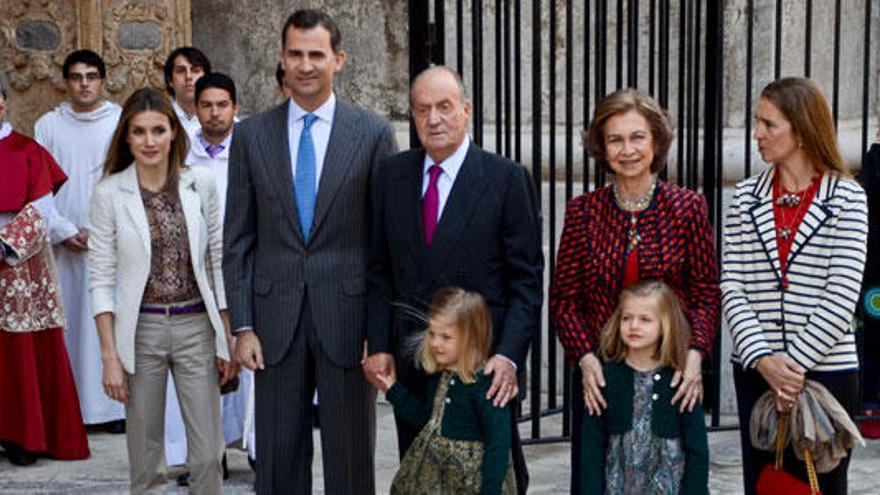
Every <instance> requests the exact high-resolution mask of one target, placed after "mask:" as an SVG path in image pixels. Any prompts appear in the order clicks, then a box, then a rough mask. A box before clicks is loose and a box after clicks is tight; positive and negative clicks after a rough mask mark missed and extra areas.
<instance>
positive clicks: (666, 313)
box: [599, 280, 691, 370]
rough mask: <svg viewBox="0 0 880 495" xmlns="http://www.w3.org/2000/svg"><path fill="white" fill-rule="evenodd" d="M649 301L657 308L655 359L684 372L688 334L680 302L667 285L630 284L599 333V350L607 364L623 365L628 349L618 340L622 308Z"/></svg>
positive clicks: (649, 281)
mask: <svg viewBox="0 0 880 495" xmlns="http://www.w3.org/2000/svg"><path fill="white" fill-rule="evenodd" d="M646 297H651V298H653V299H654V300H655V301H656V303H657V305H656V307H657V313H658V317H659V320H660V342H659V345H658V346H657V354H656V355H655V358H656V359H657V360H658V361H660V365H661V366H668V367H671V368H673V369H676V370H683V369H684V365H685V358H686V357H687V350H688V344H689V342H690V336H691V330H690V325H688V321H687V318H686V317H685V315H684V310H683V309H682V307H681V302H680V301H679V299H678V296H676V295H675V292H673V291H672V289H670V288H669V286H668V285H666V284H664V283H663V282H660V281H656V280H645V281H641V282H637V283H635V284H632V285H630V286H628V287H626V288H625V289H623V291H621V293H620V303H619V304H618V305H617V309H615V310H614V313H613V314H612V315H611V318H609V320H608V323H606V324H605V328H604V329H603V330H602V339H601V341H600V344H599V349H600V352H601V355H602V357H603V358H604V359H605V360H606V361H622V360H623V359H624V358H625V357H626V352H627V347H626V344H624V342H623V339H621V337H620V320H621V317H622V314H623V305H624V304H626V302H627V301H628V300H630V299H636V298H638V299H641V298H646Z"/></svg>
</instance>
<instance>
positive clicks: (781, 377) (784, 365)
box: [755, 354, 806, 402]
mask: <svg viewBox="0 0 880 495" xmlns="http://www.w3.org/2000/svg"><path fill="white" fill-rule="evenodd" d="M755 367H756V368H757V370H758V372H759V373H761V376H763V377H764V380H766V381H767V384H768V385H770V388H771V389H773V391H774V392H776V396H777V397H778V398H779V399H780V400H782V401H788V402H794V400H795V398H797V395H798V394H799V393H800V392H801V390H803V388H804V380H805V378H806V377H805V374H804V370H803V368H801V367H800V365H798V364H797V363H796V362H794V360H793V359H791V358H790V357H788V356H786V355H784V354H774V355H771V356H764V357H762V358H759V359H758V362H757V364H756V366H755Z"/></svg>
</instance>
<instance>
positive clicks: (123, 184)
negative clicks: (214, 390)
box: [88, 165, 229, 373]
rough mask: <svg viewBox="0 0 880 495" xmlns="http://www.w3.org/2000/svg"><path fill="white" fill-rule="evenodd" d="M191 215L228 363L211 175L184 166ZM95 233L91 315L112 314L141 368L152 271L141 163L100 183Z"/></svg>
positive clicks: (203, 285)
mask: <svg viewBox="0 0 880 495" xmlns="http://www.w3.org/2000/svg"><path fill="white" fill-rule="evenodd" d="M178 191H179V194H180V204H181V208H182V209H183V216H184V218H185V220H186V230H187V235H188V238H189V250H190V260H191V262H192V267H193V273H194V274H195V277H196V283H197V285H198V287H199V292H200V293H201V295H202V299H203V300H204V302H205V307H206V308H207V312H208V317H209V318H210V320H211V326H212V327H214V333H215V344H216V349H217V356H218V357H220V358H223V359H225V360H229V349H228V348H227V345H226V331H225V330H224V327H223V322H222V320H221V319H220V310H222V309H226V293H225V290H224V286H223V272H222V264H221V259H220V257H221V254H222V250H223V241H222V223H221V221H220V207H219V201H218V196H217V189H216V186H215V184H214V178H213V176H212V175H211V172H210V171H208V170H206V169H204V168H192V167H184V168H183V169H182V170H181V173H180V182H179V184H178ZM91 223H92V230H91V232H90V234H89V266H88V275H89V295H90V297H91V302H92V313H93V314H94V315H98V314H101V313H107V312H109V313H113V316H114V318H113V337H114V340H115V343H116V349H117V352H118V353H119V359H120V360H121V361H122V366H123V368H125V370H126V371H127V372H128V373H134V372H135V359H134V341H135V339H134V336H135V329H136V327H137V321H138V315H139V313H140V305H141V300H142V298H143V294H144V289H145V288H146V286H147V279H148V278H149V275H150V251H151V243H150V225H149V222H148V220H147V213H146V211H145V209H144V204H143V201H142V199H141V194H140V187H139V186H138V181H137V171H136V170H135V167H134V165H132V166H130V167H128V168H127V169H125V170H123V171H122V172H118V173H116V174H113V175H111V176H109V177H105V178H104V179H102V180H101V181H100V182H98V184H97V185H96V186H95V191H94V194H93V195H92V202H91Z"/></svg>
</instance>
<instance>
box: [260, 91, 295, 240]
mask: <svg viewBox="0 0 880 495" xmlns="http://www.w3.org/2000/svg"><path fill="white" fill-rule="evenodd" d="M289 106H290V100H288V101H287V102H285V103H283V104H281V105H278V106H277V107H275V108H274V109H273V110H272V113H271V114H270V115H269V116H268V119H267V125H266V127H265V128H264V129H262V130H260V133H259V139H260V148H261V153H262V157H263V159H264V163H265V167H266V169H267V172H268V174H269V177H271V178H272V179H273V180H272V183H273V184H274V185H275V192H276V193H277V194H278V197H279V198H280V199H281V204H280V205H279V207H280V208H281V210H282V215H281V216H283V217H284V218H286V219H287V220H288V221H290V223H291V228H292V229H293V231H294V232H295V233H296V236H297V237H298V238H299V239H300V241H302V238H303V235H302V229H301V228H300V225H299V214H298V213H297V211H296V199H295V198H294V197H293V159H292V158H291V156H290V144H289V143H290V141H289V139H288V134H287V115H288V108H289Z"/></svg>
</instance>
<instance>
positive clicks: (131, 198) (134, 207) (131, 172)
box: [119, 164, 150, 253]
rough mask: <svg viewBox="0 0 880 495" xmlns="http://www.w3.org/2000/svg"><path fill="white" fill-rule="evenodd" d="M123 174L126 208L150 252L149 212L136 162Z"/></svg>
mask: <svg viewBox="0 0 880 495" xmlns="http://www.w3.org/2000/svg"><path fill="white" fill-rule="evenodd" d="M120 173H121V174H123V175H122V177H121V179H122V181H121V183H120V186H119V188H120V189H121V190H122V193H123V194H122V195H123V197H124V199H123V201H124V203H125V210H126V211H127V212H128V215H129V216H130V217H131V219H132V221H134V224H135V225H136V226H137V231H138V234H139V235H140V237H141V242H142V244H143V246H144V251H145V252H147V253H149V252H150V222H149V221H148V220H147V212H146V211H145V210H144V201H143V199H141V190H140V186H139V185H138V180H137V169H135V166H134V164H132V165H131V166H129V167H128V168H127V169H125V171H123V172H120Z"/></svg>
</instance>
